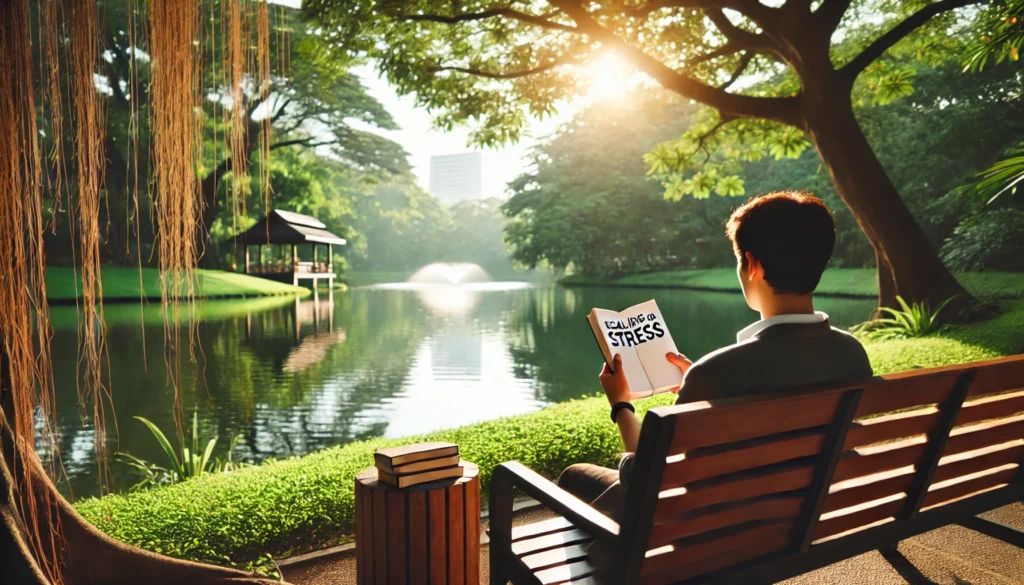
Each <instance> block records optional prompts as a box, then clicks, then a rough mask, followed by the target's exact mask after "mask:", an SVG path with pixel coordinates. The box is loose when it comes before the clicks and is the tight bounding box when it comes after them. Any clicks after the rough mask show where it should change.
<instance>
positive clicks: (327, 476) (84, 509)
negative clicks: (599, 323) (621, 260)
mask: <svg viewBox="0 0 1024 585" xmlns="http://www.w3.org/2000/svg"><path fill="white" fill-rule="evenodd" d="M1004 308H1005V309H1007V310H1006V311H1004V312H1003V313H1002V314H1000V315H998V316H996V317H995V318H993V319H990V320H988V321H984V322H981V323H975V324H971V325H964V326H958V327H952V328H947V329H946V330H944V331H943V332H942V334H941V335H940V336H934V337H928V338H922V339H910V340H896V341H886V342H880V343H868V344H867V345H866V346H867V350H868V354H869V356H870V357H871V360H872V363H873V364H874V367H875V371H876V372H878V373H885V372H891V371H898V370H903V369H908V368H913V367H921V366H935V365H944V364H953V363H960V362H966V361H972V360H976V359H985V358H991V357H996V356H999V355H1007V354H1012V353H1021V352H1024V338H1022V335H1021V333H1020V332H1021V331H1024V300H1015V301H1010V302H1007V303H1004ZM595 384H596V381H595ZM672 399H673V396H672V395H670V394H669V395H660V396H656V397H655V398H652V399H650V400H644V401H641V402H640V403H638V404H637V412H638V414H640V415H641V416H642V415H643V413H644V412H646V410H647V409H649V408H652V407H655V406H662V405H665V404H669V403H671V402H672ZM418 440H445V441H451V442H454V443H458V444H459V446H460V448H461V453H462V456H463V457H464V458H465V459H467V460H469V461H472V462H474V463H477V464H478V465H479V466H480V472H481V478H480V481H481V487H482V488H483V489H484V491H485V492H486V489H487V487H488V485H489V483H490V475H491V471H492V470H493V469H494V467H495V466H496V465H498V464H499V463H501V462H504V461H510V460H517V461H521V462H522V463H524V464H526V465H527V466H529V467H530V468H532V469H534V470H536V471H538V472H539V473H541V474H542V475H544V476H546V477H550V478H554V477H557V476H558V474H559V473H560V472H561V470H562V469H564V468H565V467H566V466H568V465H570V464H572V463H579V462H590V463H596V464H602V465H613V464H614V462H615V460H616V458H617V455H618V452H619V451H620V449H621V443H620V441H619V436H618V432H617V430H616V428H615V426H614V425H612V424H611V423H610V422H609V421H608V405H607V402H606V401H605V399H604V398H603V397H594V398H584V399H580V400H574V401H570V402H566V403H561V404H555V405H552V406H549V407H548V408H545V409H543V410H540V411H538V412H534V413H530V414H525V415H520V416H514V417H508V418H503V419H499V420H493V421H488V422H483V423H479V424H475V425H470V426H466V427H462V428H458V429H453V430H447V431H441V432H437V433H431V434H429V435H424V436H417V437H407V438H402V439H391V440H373V441H365V442H359V443H351V444H348V445H345V446H343V447H335V448H330V449H326V450H324V451H320V452H318V453H313V454H311V455H306V456H303V457H296V458H291V459H286V460H280V461H270V462H267V463H264V464H263V465H260V466H256V467H251V468H246V469H243V470H241V471H236V472H232V473H229V474H221V475H211V476H204V477H202V478H199V479H196V480H191V481H188V482H185V483H182V484H178V485H175V486H168V487H161V488H156V489H153V490H149V491H142V492H137V493H131V494H125V495H111V496H107V497H105V498H102V499H88V500H83V501H81V502H78V503H77V504H76V505H75V507H76V509H77V510H78V511H79V512H80V513H81V514H82V515H83V516H85V518H86V519H87V520H88V521H90V522H92V523H93V524H94V525H96V526H97V527H98V528H99V529H100V530H102V531H104V532H106V533H107V534H109V535H111V536H113V537H114V538H117V539H119V540H121V541H124V542H127V543H129V544H133V545H136V546H140V547H142V548H145V549H148V550H152V551H155V552H159V553H163V554H167V555H170V556H174V557H179V558H186V559H195V560H203V561H210V562H215V563H221V564H235V565H247V564H249V563H252V562H255V561H257V560H258V559H259V558H260V557H262V556H265V555H266V554H270V555H273V556H275V557H283V556H287V555H290V554H296V553H299V552H304V551H307V550H312V549H316V548H321V547H324V546H329V545H333V544H337V543H340V542H344V541H346V540H347V539H349V538H350V536H349V535H351V533H352V532H353V530H354V522H353V513H354V508H355V496H354V489H353V485H354V481H355V475H356V474H357V473H358V472H359V471H361V470H362V469H364V468H366V467H368V466H370V465H372V464H373V458H372V453H373V450H374V449H376V448H377V447H382V446H391V445H398V444H402V443H408V442H413V441H418ZM485 501H486V500H485Z"/></svg>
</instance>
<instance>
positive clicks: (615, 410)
mask: <svg viewBox="0 0 1024 585" xmlns="http://www.w3.org/2000/svg"><path fill="white" fill-rule="evenodd" d="M620 410H628V411H629V412H632V413H634V414H635V413H636V409H635V408H633V405H632V404H630V403H628V402H625V401H623V402H616V403H615V406H613V407H612V422H616V420H615V419H616V418H617V417H618V416H619V411H620Z"/></svg>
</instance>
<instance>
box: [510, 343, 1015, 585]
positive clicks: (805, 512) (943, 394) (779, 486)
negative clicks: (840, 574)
mask: <svg viewBox="0 0 1024 585" xmlns="http://www.w3.org/2000/svg"><path fill="white" fill-rule="evenodd" d="M1022 388H1024V356H1014V357H1009V358H1003V359H997V360H990V361H985V362H976V363H972V364H965V365H961V366H954V367H944V368H932V369H925V370H915V371H911V372H903V373H899V374H894V375H887V376H882V377H876V378H871V379H868V380H861V381H858V382H854V383H844V384H842V385H841V386H838V387H837V386H836V385H834V384H833V385H831V386H826V387H821V386H819V387H816V388H803V389H798V390H793V391H787V392H782V393H778V394H772V395H766V396H759V397H756V398H744V399H734V400H722V401H715V402H710V403H708V402H697V403H691V404H683V405H678V406H670V407H663V408H656V409H652V410H651V411H650V412H648V413H647V415H646V417H645V418H644V421H643V427H642V430H641V433H640V443H639V447H638V449H637V454H636V461H635V464H634V469H633V476H632V481H631V482H630V484H629V490H628V493H627V494H626V508H625V510H624V513H623V517H622V523H621V524H619V523H616V522H614V521H612V520H611V519H609V518H608V517H606V516H604V515H602V514H601V513H599V512H597V511H596V510H594V509H593V508H591V507H590V506H588V505H587V504H586V503H584V502H582V501H580V500H578V499H576V498H574V497H573V496H571V495H569V494H568V493H567V492H565V491H563V490H561V489H559V488H558V487H557V486H555V485H554V484H553V483H551V482H550V481H548V480H546V479H544V478H542V477H541V476H539V475H538V474H536V473H534V472H533V471H530V470H529V469H527V468H526V467H524V466H522V465H520V464H518V463H515V462H512V463H505V464H503V465H501V466H499V467H498V468H497V469H496V470H495V472H494V475H493V478H492V480H491V488H490V518H491V519H490V536H491V545H490V546H491V552H490V559H491V561H490V562H491V583H492V585H495V584H502V585H503V584H504V583H505V582H506V580H511V581H512V582H513V583H516V584H521V583H522V584H526V583H531V584H538V583H539V584H543V585H555V584H567V583H571V584H573V585H592V584H595V583H598V581H597V580H596V579H595V577H594V568H593V566H592V565H591V563H590V561H589V559H588V556H587V552H586V549H587V545H588V544H589V543H590V542H591V541H592V540H594V539H597V538H601V539H608V540H610V541H613V544H612V545H611V546H609V547H608V548H609V550H613V551H615V553H613V554H617V555H618V557H619V558H618V559H616V561H617V562H615V567H616V573H614V574H610V575H609V576H608V578H607V579H605V580H603V581H602V583H607V584H609V585H619V584H643V585H662V584H668V583H744V584H747V583H775V582H777V581H782V580H785V579H787V578H790V577H793V576H796V575H799V574H802V573H805V572H808V571H812V570H815V569H818V568H821V567H824V566H826V565H829V564H832V563H835V562H837V561H840V560H843V559H846V558H849V557H853V556H856V555H859V554H862V553H865V552H868V551H871V550H876V549H880V548H883V549H884V548H886V547H893V546H895V544H896V543H898V542H899V541H900V540H903V539H905V538H909V537H911V536H914V535H916V534H920V533H923V532H927V531H929V530H933V529H935V528H939V527H942V526H945V525H948V524H961V525H963V526H966V527H968V528H970V529H973V530H977V531H979V532H982V533H984V534H986V535H989V536H992V537H995V538H999V539H1002V540H1004V541H1007V542H1010V543H1011V544H1014V545H1016V546H1019V547H1024V533H1022V532H1019V531H1017V530H1014V529H1012V528H1009V527H1006V526H1003V525H1001V524H998V523H995V522H991V521H988V520H984V519H980V518H976V517H975V516H976V515H977V514H980V513H982V512H986V511H988V510H992V509H994V508H998V507H1000V506H1003V505H1006V504H1009V503H1012V502H1017V501H1021V499H1022V497H1021V496H1022V493H1024V489H1022V488H1024V485H1022V477H1024V474H1022V473H1021V467H1020V464H1021V463H1022V462H1024V390H1022ZM514 490H521V491H523V492H525V493H526V494H528V495H529V496H531V497H533V498H535V499H537V500H538V501H540V502H541V503H542V504H543V505H544V506H546V507H547V508H548V509H550V510H551V511H553V512H555V513H556V514H558V516H557V517H556V518H554V519H552V520H546V521H543V522H538V523H535V524H530V525H525V526H517V527H515V528H513V527H512V497H513V491H514Z"/></svg>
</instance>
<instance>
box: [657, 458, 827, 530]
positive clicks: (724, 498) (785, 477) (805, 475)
mask: <svg viewBox="0 0 1024 585" xmlns="http://www.w3.org/2000/svg"><path fill="white" fill-rule="evenodd" d="M740 475H741V477H738V478H736V479H735V480H726V479H725V478H717V479H716V480H710V481H708V482H706V483H704V484H703V485H699V486H691V487H689V488H683V489H686V490H687V491H686V493H684V494H681V495H673V496H668V497H662V498H660V499H659V500H658V503H657V505H656V507H655V517H661V518H672V517H676V516H679V515H680V514H682V513H683V512H687V511H690V510H694V509H697V508H701V507H704V506H710V505H712V504H718V503H721V502H730V501H736V500H746V499H750V498H755V497H758V496H765V495H768V494H778V493H782V492H789V491H794V490H799V489H803V488H806V487H808V486H810V485H811V480H812V479H813V477H814V465H813V464H810V463H808V464H802V465H787V466H785V468H783V469H780V470H777V471H770V472H767V473H758V474H746V473H744V474H740ZM719 480H722V481H719Z"/></svg>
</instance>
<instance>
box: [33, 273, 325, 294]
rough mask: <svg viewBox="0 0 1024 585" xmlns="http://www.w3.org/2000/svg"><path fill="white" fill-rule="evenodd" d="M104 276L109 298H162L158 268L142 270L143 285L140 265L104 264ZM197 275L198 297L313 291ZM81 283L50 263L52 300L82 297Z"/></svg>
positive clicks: (243, 278) (231, 275)
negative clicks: (117, 265)
mask: <svg viewBox="0 0 1024 585" xmlns="http://www.w3.org/2000/svg"><path fill="white" fill-rule="evenodd" d="M100 275H101V278H102V279H103V298H104V299H106V300H118V301H137V300H139V298H140V297H143V296H144V297H146V298H148V299H156V300H159V299H160V272H159V271H158V270H157V269H156V268H143V269H142V282H141V284H142V286H140V282H139V269H138V268H117V267H113V266H104V267H103V268H102V270H101V272H100ZM197 275H198V282H197V284H196V296H198V297H202V298H208V299H216V298H229V297H259V296H271V295H294V294H299V295H306V294H309V290H308V289H306V288H303V287H301V286H292V285H290V284H283V283H280V282H274V281H272V280H267V279H265V278H257V277H255V276H249V275H246V274H238V273H235V272H224V271H222V270H198V271H197ZM81 286H82V280H81V275H78V277H77V278H76V275H75V271H74V269H73V268H67V267H63V266H50V267H48V268H47V269H46V292H47V296H48V298H49V299H50V300H51V301H63V302H67V301H73V300H75V298H76V297H81ZM143 290H144V291H145V292H144V294H143V292H142V291H143Z"/></svg>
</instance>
